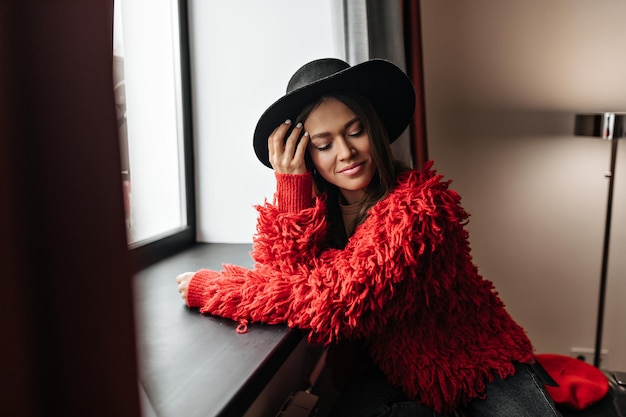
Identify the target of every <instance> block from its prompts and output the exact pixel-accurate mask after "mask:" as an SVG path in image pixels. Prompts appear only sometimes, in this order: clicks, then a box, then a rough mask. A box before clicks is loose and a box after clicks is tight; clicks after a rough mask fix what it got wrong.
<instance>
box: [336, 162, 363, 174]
mask: <svg viewBox="0 0 626 417" xmlns="http://www.w3.org/2000/svg"><path fill="white" fill-rule="evenodd" d="M364 164H365V162H357V163H355V164H350V165H348V166H347V167H345V168H344V169H342V170H341V171H339V173H340V174H344V175H355V174H358V173H359V172H361V168H362V167H363V165H364Z"/></svg>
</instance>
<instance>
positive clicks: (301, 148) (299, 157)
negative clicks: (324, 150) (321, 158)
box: [293, 132, 309, 163]
mask: <svg viewBox="0 0 626 417" xmlns="http://www.w3.org/2000/svg"><path fill="white" fill-rule="evenodd" d="M308 145H309V132H304V135H302V138H300V142H298V146H297V147H296V152H295V154H294V156H293V159H294V160H295V161H301V162H302V163H304V155H305V153H306V148H307V146H308Z"/></svg>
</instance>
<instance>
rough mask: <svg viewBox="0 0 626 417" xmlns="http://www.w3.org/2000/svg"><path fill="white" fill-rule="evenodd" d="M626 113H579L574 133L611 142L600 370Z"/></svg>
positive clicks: (598, 340)
mask: <svg viewBox="0 0 626 417" xmlns="http://www.w3.org/2000/svg"><path fill="white" fill-rule="evenodd" d="M625 121H626V113H594V114H577V115H576V121H575V126H574V134H575V135H577V136H593V137H599V138H602V139H606V140H610V141H611V165H610V166H611V168H610V169H609V172H608V173H607V174H606V176H607V177H608V179H609V196H608V200H607V204H606V222H605V226H604V247H603V249H602V269H601V273H600V297H599V300H598V321H597V324H596V344H595V348H594V349H595V350H594V357H593V365H594V366H595V367H600V354H601V352H602V327H603V324H604V303H605V295H606V277H607V268H608V261H609V242H610V237H611V214H612V211H613V183H614V181H615V160H616V156H617V142H618V139H619V138H621V137H624V136H625V134H626V132H625V130H624V122H625Z"/></svg>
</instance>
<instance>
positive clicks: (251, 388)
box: [134, 244, 302, 417]
mask: <svg viewBox="0 0 626 417" xmlns="http://www.w3.org/2000/svg"><path fill="white" fill-rule="evenodd" d="M250 250H251V245H246V244H198V245H195V246H193V247H192V248H190V249H187V250H185V251H184V252H181V253H179V254H176V255H174V256H171V257H169V258H167V259H165V260H162V261H160V262H157V263H155V264H153V265H151V266H150V267H148V268H146V269H144V270H142V271H141V272H139V273H138V274H137V275H136V276H135V277H134V291H135V309H136V334H137V350H138V363H139V384H140V390H141V391H142V397H143V399H144V407H143V408H144V415H151V414H156V415H158V416H159V417H179V416H186V417H193V416H203V417H211V416H239V415H243V414H244V413H245V411H246V410H247V409H248V407H249V406H250V405H251V404H252V403H253V401H254V400H255V399H256V397H257V396H258V395H259V393H260V392H261V391H262V390H263V388H264V387H265V386H266V384H267V383H268V381H269V380H270V379H271V378H272V376H273V375H274V374H275V373H276V372H277V370H278V369H279V368H280V366H281V365H282V364H283V362H284V361H285V360H286V359H287V357H288V356H289V355H290V354H291V353H292V351H293V350H294V349H295V348H296V346H297V345H298V343H299V342H300V341H301V339H302V336H301V334H300V332H298V331H295V330H291V329H288V328H287V327H285V326H265V325H257V324H255V325H251V326H250V327H249V329H250V330H249V332H248V333H246V334H243V335H240V334H237V333H236V332H235V328H236V327H237V323H235V322H232V321H230V320H224V319H220V318H215V317H208V316H203V315H201V314H199V313H198V312H197V311H196V310H193V309H189V308H187V307H185V306H184V304H183V301H182V300H181V298H180V296H179V295H178V293H177V291H176V282H175V278H176V276H177V275H178V274H180V273H182V272H186V271H195V270H198V269H200V268H211V269H217V270H219V269H221V265H222V263H232V264H236V265H241V266H247V267H250V266H251V265H252V259H251V258H250V255H249V252H250Z"/></svg>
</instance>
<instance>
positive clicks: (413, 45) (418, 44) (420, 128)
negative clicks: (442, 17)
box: [402, 0, 428, 168]
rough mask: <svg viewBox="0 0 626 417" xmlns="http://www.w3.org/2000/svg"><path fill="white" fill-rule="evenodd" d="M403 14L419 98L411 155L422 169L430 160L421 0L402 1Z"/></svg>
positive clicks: (408, 57) (408, 56)
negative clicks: (427, 134) (427, 135)
mask: <svg viewBox="0 0 626 417" xmlns="http://www.w3.org/2000/svg"><path fill="white" fill-rule="evenodd" d="M402 13H403V20H404V22H403V23H404V45H405V51H406V67H407V74H408V75H409V77H410V78H411V80H412V81H413V85H414V86H415V92H416V96H417V97H416V98H417V105H416V106H415V117H414V118H413V122H412V124H411V153H412V157H413V166H415V167H416V168H421V167H422V166H423V165H424V162H426V161H427V160H428V142H427V137H426V107H425V99H424V72H423V68H424V67H423V60H422V29H421V20H420V19H421V17H420V0H402Z"/></svg>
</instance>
